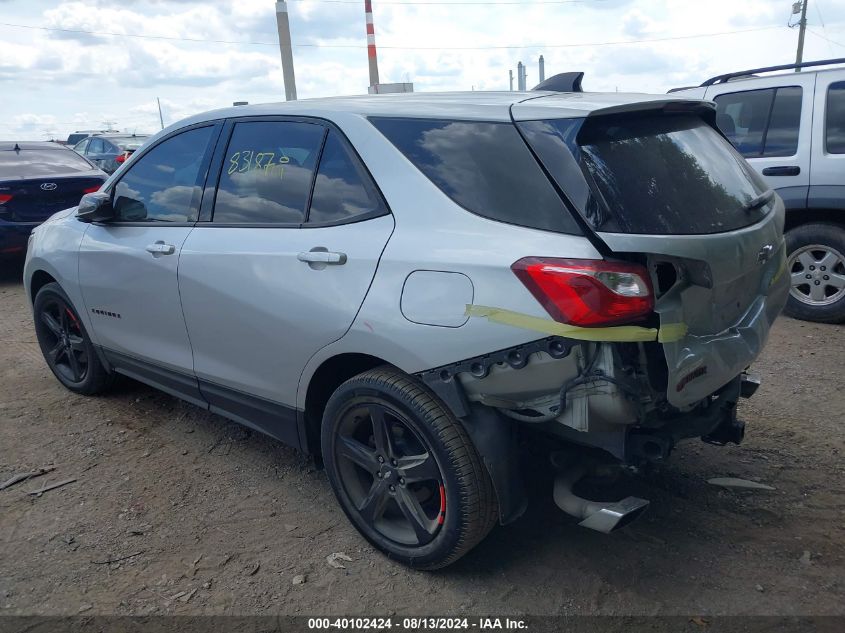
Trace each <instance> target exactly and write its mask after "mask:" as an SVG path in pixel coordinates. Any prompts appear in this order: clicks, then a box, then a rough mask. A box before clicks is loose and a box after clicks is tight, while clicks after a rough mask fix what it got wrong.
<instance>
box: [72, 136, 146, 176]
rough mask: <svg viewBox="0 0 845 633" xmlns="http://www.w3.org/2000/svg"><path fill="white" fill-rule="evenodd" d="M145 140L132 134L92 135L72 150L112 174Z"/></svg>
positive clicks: (144, 137)
mask: <svg viewBox="0 0 845 633" xmlns="http://www.w3.org/2000/svg"><path fill="white" fill-rule="evenodd" d="M147 138H148V137H147V136H146V135H140V136H136V135H134V134H131V135H130V134H94V135H92V136H89V137H88V138H84V139H82V140H81V141H79V143H77V144H76V145H75V146H74V147H73V149H74V150H75V151H76V152H78V153H79V154H82V155H83V156H84V157H85V158H87V159H88V160H90V161H91V162H92V163H94V164H95V165H96V166H97V167H99V168H100V169H102V170H103V171H105V172H106V173H107V174H113V173H114V172H115V171H117V168H118V167H120V166H121V165H122V164H123V162H124V161H125V160H126V159H127V158H129V157H130V156H131V155H132V153H133V152H134V151H135V150H136V149H138V148H139V147H141V145H143V143H144V141H146V140H147Z"/></svg>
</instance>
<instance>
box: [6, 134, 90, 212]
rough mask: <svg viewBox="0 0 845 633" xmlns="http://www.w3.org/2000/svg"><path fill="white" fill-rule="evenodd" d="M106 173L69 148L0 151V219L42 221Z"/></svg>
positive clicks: (87, 190)
mask: <svg viewBox="0 0 845 633" xmlns="http://www.w3.org/2000/svg"><path fill="white" fill-rule="evenodd" d="M105 179H106V176H105V174H104V173H103V172H102V171H100V170H99V169H96V168H94V167H92V166H91V164H90V163H89V162H88V161H86V160H85V159H84V158H82V157H81V156H79V155H78V154H76V153H75V152H73V151H71V150H67V149H64V148H59V149H46V150H40V149H22V150H19V151H14V150H8V151H6V150H4V151H0V220H6V221H8V222H43V221H44V220H46V219H47V218H48V217H50V216H51V215H52V214H54V213H56V212H57V211H61V210H62V209H67V208H68V207H73V206H76V205H77V204H79V199H80V198H81V197H82V196H83V195H84V194H85V193H90V192H91V191H96V190H97V189H99V188H100V186H101V185H102V184H103V182H105Z"/></svg>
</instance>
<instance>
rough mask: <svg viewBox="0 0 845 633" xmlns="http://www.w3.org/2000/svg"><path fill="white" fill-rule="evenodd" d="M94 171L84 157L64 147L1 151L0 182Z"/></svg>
mask: <svg viewBox="0 0 845 633" xmlns="http://www.w3.org/2000/svg"><path fill="white" fill-rule="evenodd" d="M92 169H94V167H92V166H91V163H89V162H88V161H87V160H85V159H84V158H82V156H80V155H79V154H77V153H76V152H74V151H73V150H69V149H65V148H63V147H57V148H56V149H22V150H19V151H15V150H3V151H0V180H6V179H20V178H40V177H42V176H57V175H60V174H73V173H76V172H86V171H91V170H92Z"/></svg>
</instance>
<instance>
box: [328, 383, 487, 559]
mask: <svg viewBox="0 0 845 633" xmlns="http://www.w3.org/2000/svg"><path fill="white" fill-rule="evenodd" d="M321 436H322V437H321V439H322V442H321V443H322V450H323V460H324V463H325V467H326V473H327V475H328V477H329V482H330V483H331V486H332V489H333V490H334V493H335V495H336V497H337V499H338V502H339V503H340V506H341V508H343V511H344V512H345V513H346V516H347V517H349V520H350V521H351V522H352V524H353V525H354V526H355V527H356V528H357V529H358V531H359V532H361V534H362V535H363V536H364V537H365V538H366V539H367V540H368V541H369V542H370V543H372V544H373V545H374V546H375V547H377V548H378V549H380V550H381V551H382V552H384V553H385V554H387V555H388V557H390V558H393V559H396V560H398V561H401V562H402V563H404V564H406V565H409V566H411V567H415V568H418V569H438V568H441V567H445V566H447V565H450V564H451V563H453V562H455V561H456V560H458V559H459V558H460V557H461V556H463V555H464V554H466V553H467V552H468V551H469V550H470V549H472V548H473V547H475V545H477V544H478V543H479V542H480V541H481V540H482V539H484V537H485V536H487V534H488V533H489V531H490V530H491V529H492V527H493V525H495V523H496V520H497V518H498V508H497V504H496V497H495V493H494V491H493V485H492V482H491V480H490V476H489V475H488V473H487V470H486V469H485V467H484V465H483V464H482V463H481V459H480V458H479V455H478V453H477V451H476V450H475V447H474V446H473V444H472V442H471V441H470V439H469V436H468V435H467V433H466V431H465V430H464V428H463V426H462V425H461V423H460V422H459V421H458V420H457V419H456V418H455V417H454V416H452V414H451V413H450V412H449V411H448V409H447V408H446V407H445V405H444V404H443V403H442V402H440V400H439V399H437V398H436V396H434V395H433V394H432V393H431V392H429V391H428V389H427V388H426V387H425V386H424V385H422V384H421V383H419V382H418V381H416V380H415V379H414V378H412V377H411V376H408V375H406V374H404V373H402V372H400V371H398V370H396V369H394V368H392V367H387V366H385V367H379V368H376V369H373V370H370V371H367V372H365V373H363V374H359V375H358V376H355V377H353V378H351V379H350V380H347V381H346V382H345V383H343V384H342V385H341V386H340V387H338V389H337V390H336V391H335V392H334V394H333V395H332V397H331V398H330V399H329V402H328V404H327V406H326V410H325V413H324V415H323V425H322V430H321Z"/></svg>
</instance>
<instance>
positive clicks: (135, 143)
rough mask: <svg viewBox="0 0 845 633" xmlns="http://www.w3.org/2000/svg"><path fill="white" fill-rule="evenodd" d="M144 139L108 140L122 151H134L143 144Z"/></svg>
mask: <svg viewBox="0 0 845 633" xmlns="http://www.w3.org/2000/svg"><path fill="white" fill-rule="evenodd" d="M146 140H147V139H146V138H110V139H109V141H111V142H112V143H114V144H115V145H117V146H118V147H119V148H120V149H122V150H131V151H133V152H134V151H135V150H136V149H138V148H139V147H141V145H143V144H144V141H146Z"/></svg>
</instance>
